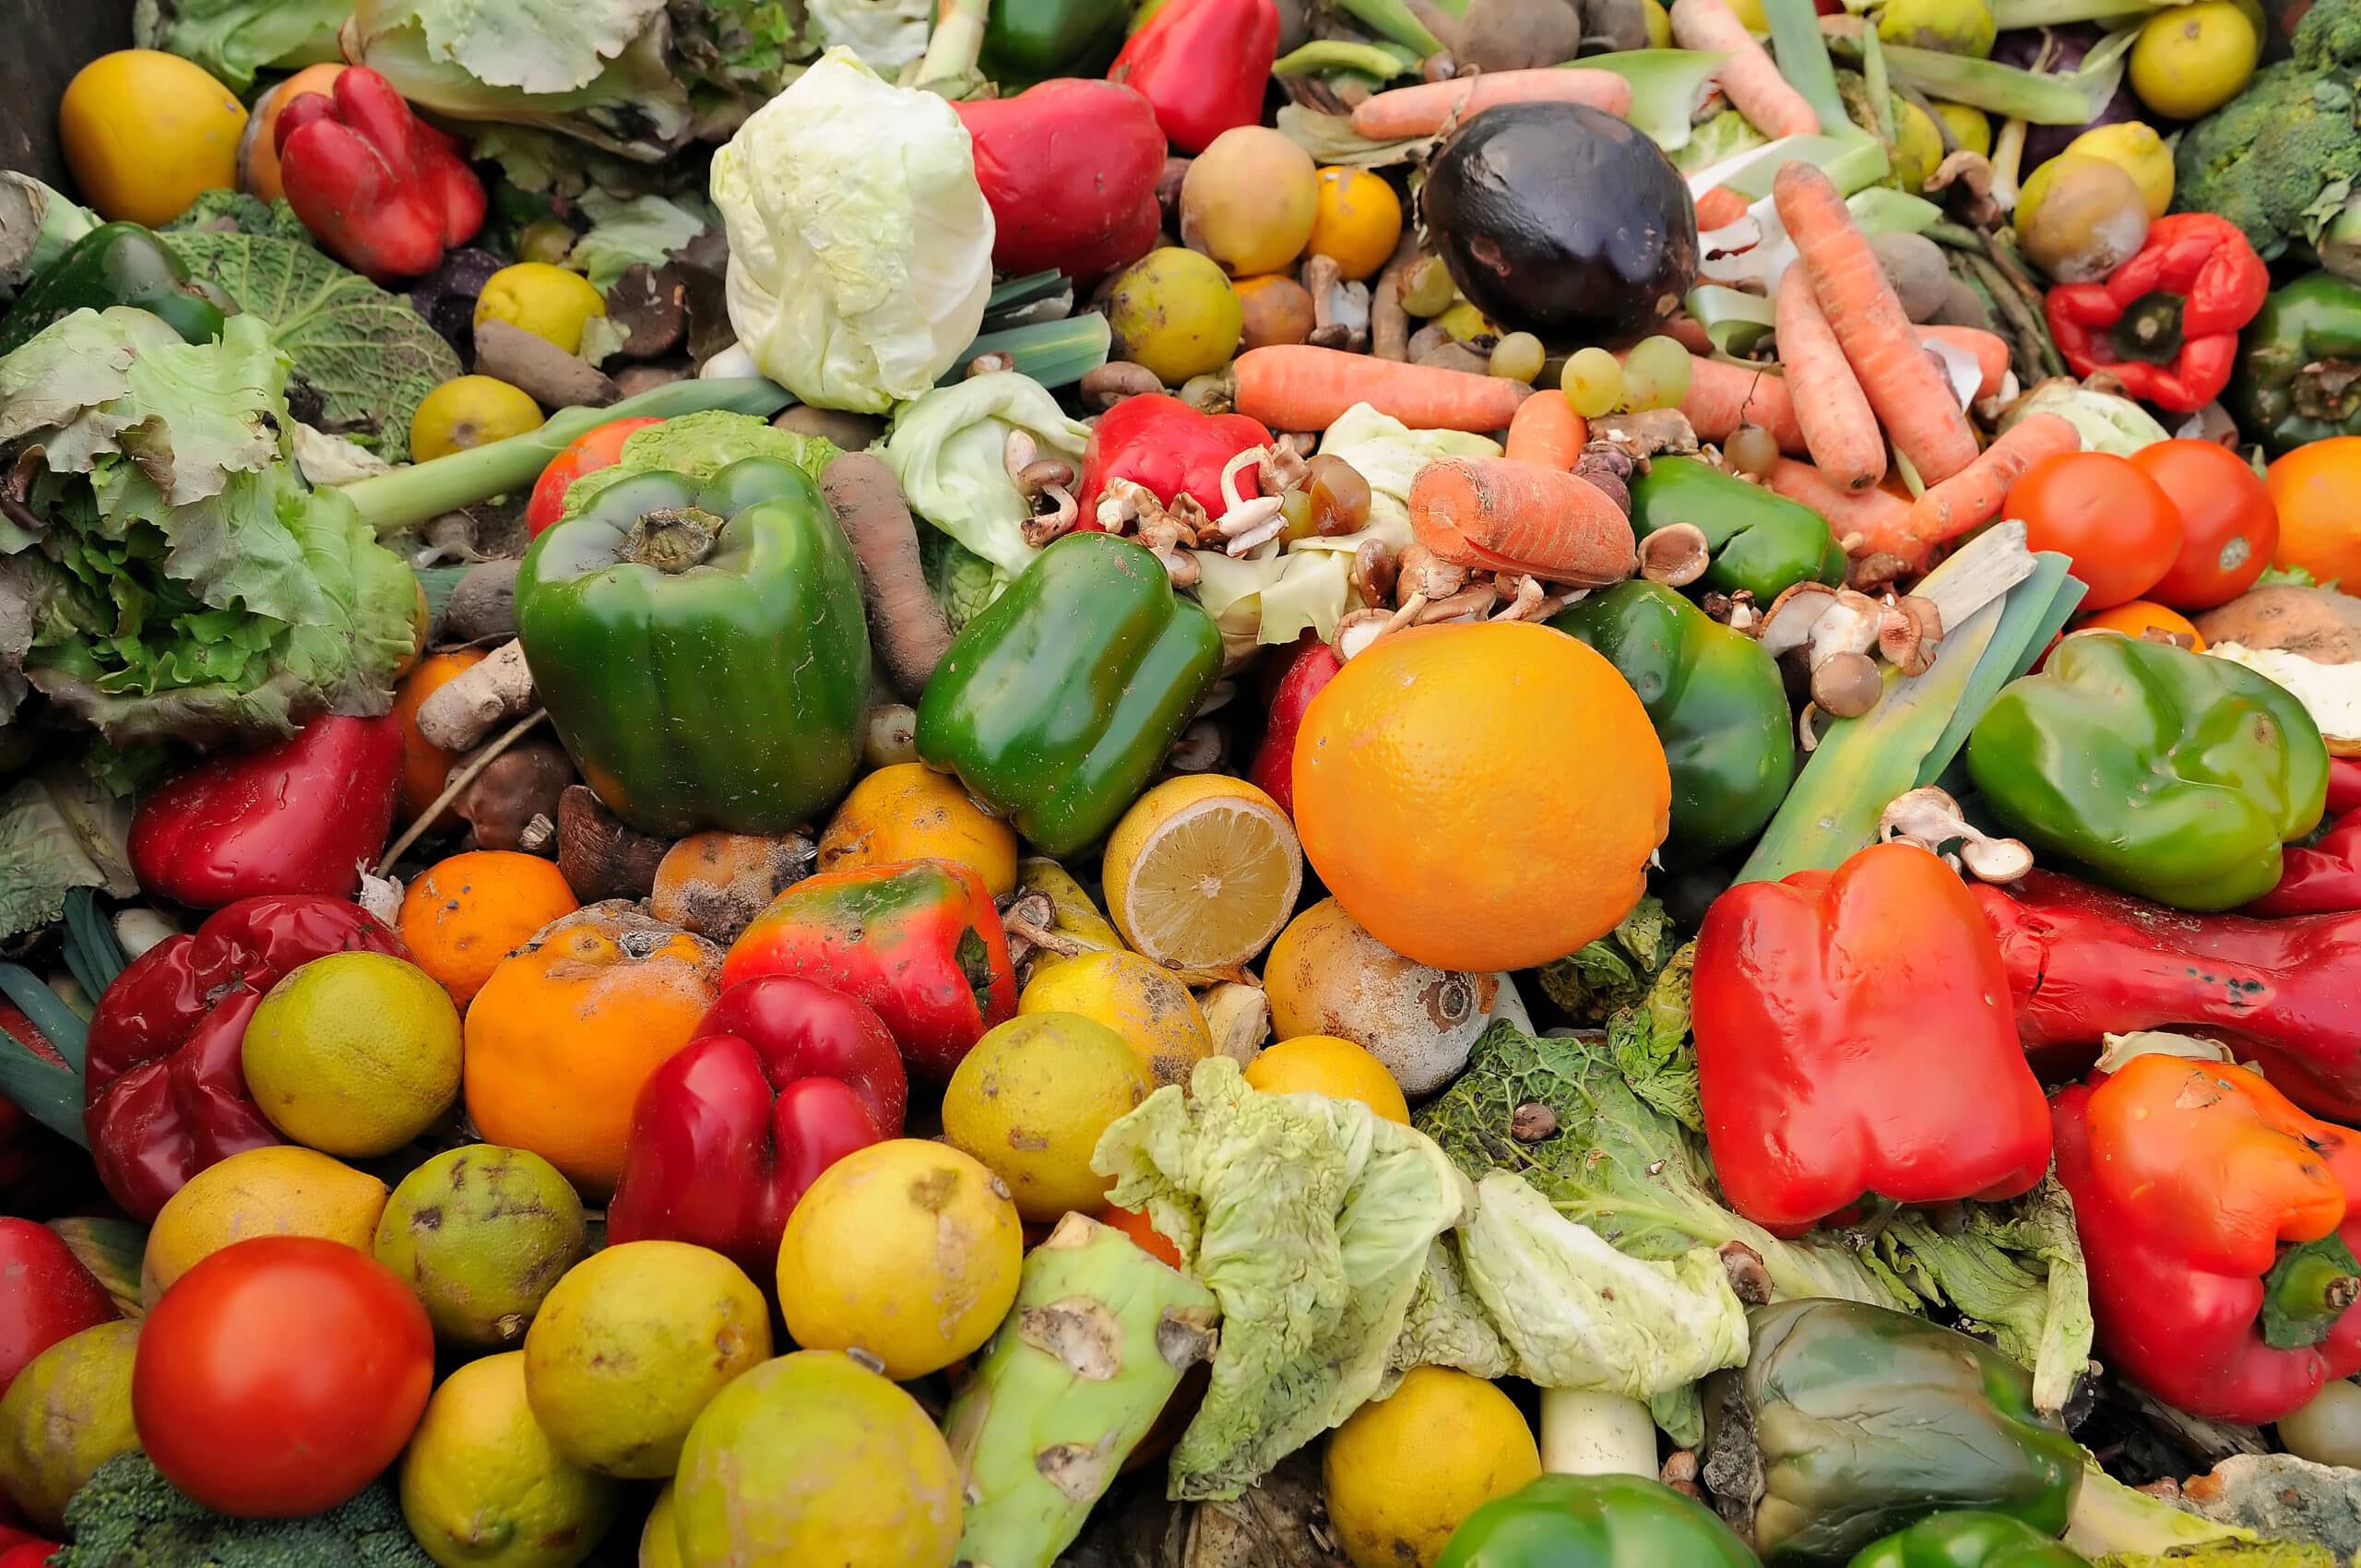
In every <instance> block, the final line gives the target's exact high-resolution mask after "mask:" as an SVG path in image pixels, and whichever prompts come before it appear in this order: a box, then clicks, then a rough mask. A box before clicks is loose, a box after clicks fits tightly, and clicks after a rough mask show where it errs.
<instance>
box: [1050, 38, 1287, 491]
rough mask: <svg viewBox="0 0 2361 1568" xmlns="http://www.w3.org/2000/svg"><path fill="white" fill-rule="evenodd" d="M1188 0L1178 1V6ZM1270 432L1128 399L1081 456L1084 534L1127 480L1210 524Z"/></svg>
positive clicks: (1168, 403) (1160, 401) (1179, 405)
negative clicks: (1182, 502)
mask: <svg viewBox="0 0 2361 1568" xmlns="http://www.w3.org/2000/svg"><path fill="white" fill-rule="evenodd" d="M1181 3H1183V0H1173V4H1175V5H1178V4H1181ZM1270 444H1271V433H1270V432H1269V431H1267V430H1265V429H1264V428H1263V426H1262V425H1261V423H1260V422H1256V421H1254V420H1251V419H1249V418H1247V417H1246V416H1245V415H1244V414H1207V413H1200V412H1199V411H1197V410H1195V409H1192V408H1191V407H1190V406H1189V405H1188V404H1186V403H1184V402H1182V401H1181V399H1180V398H1174V397H1170V396H1169V395H1167V394H1165V393H1162V392H1153V393H1149V394H1147V395H1145V396H1144V397H1138V398H1124V399H1123V400H1122V401H1121V402H1120V403H1118V404H1116V405H1115V406H1114V407H1113V408H1111V409H1109V410H1107V411H1106V412H1105V413H1103V414H1101V415H1099V416H1098V423H1097V425H1096V426H1095V427H1093V428H1092V430H1091V432H1090V445H1088V446H1086V447H1085V448H1084V449H1083V454H1082V493H1081V494H1080V495H1079V496H1078V497H1077V498H1076V499H1077V500H1078V501H1079V502H1080V503H1081V505H1082V521H1081V523H1080V524H1079V525H1078V526H1079V527H1081V528H1085V529H1097V527H1098V526H1099V525H1098V520H1097V508H1098V498H1099V497H1100V496H1101V495H1103V494H1105V493H1106V492H1107V484H1108V481H1109V480H1118V479H1127V480H1130V481H1132V482H1133V484H1137V485H1141V486H1143V487H1145V489H1147V490H1149V491H1151V492H1153V493H1155V495H1156V498H1157V500H1158V501H1161V502H1163V503H1164V504H1165V505H1168V506H1169V505H1172V502H1173V498H1174V497H1176V496H1179V495H1181V494H1184V493H1185V494H1189V495H1193V496H1195V497H1196V498H1197V502H1198V505H1202V506H1204V509H1205V515H1206V516H1207V517H1220V516H1221V515H1222V513H1224V512H1225V511H1227V510H1228V505H1227V504H1226V503H1224V502H1223V500H1222V498H1221V470H1222V469H1223V467H1224V466H1225V465H1227V464H1228V461H1229V460H1230V459H1231V458H1232V457H1237V456H1238V455H1239V454H1240V452H1245V451H1249V450H1252V448H1254V447H1257V446H1268V445H1270Z"/></svg>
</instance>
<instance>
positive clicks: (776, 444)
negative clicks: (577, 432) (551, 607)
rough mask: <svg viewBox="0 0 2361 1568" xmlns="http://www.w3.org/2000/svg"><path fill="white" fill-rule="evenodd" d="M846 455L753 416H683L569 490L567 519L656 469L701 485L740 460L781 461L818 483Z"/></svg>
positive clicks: (631, 440) (637, 436) (633, 442)
mask: <svg viewBox="0 0 2361 1568" xmlns="http://www.w3.org/2000/svg"><path fill="white" fill-rule="evenodd" d="M841 456H843V454H842V452H840V451H839V450H838V449H837V446H836V443H835V442H833V441H830V440H827V439H826V438H825V437H823V436H818V435H801V434H797V433H796V432H794V431H791V430H781V429H779V428H778V426H777V425H775V424H773V423H771V422H769V421H768V420H762V419H756V418H755V417H754V416H753V415H752V414H733V413H731V412H730V411H729V410H726V409H713V410H706V412H704V413H700V414H681V415H679V416H677V417H675V418H672V419H669V420H666V421H665V422H663V423H661V424H650V425H642V426H641V427H640V428H639V429H637V430H635V431H633V432H632V433H631V434H629V435H627V436H625V437H623V454H622V456H621V457H620V458H619V459H618V460H617V461H615V462H613V463H611V464H610V465H608V466H607V467H606V468H603V469H592V470H591V471H590V472H588V473H587V474H584V475H583V476H582V477H581V478H580V479H577V480H575V481H574V483H573V484H571V485H569V486H568V487H567V488H566V492H565V508H564V515H565V516H566V517H579V516H581V514H582V513H583V511H584V510H585V509H586V508H587V507H588V506H589V505H590V504H591V503H592V502H594V501H596V500H598V499H599V496H601V495H603V494H605V493H607V491H609V490H610V489H611V488H612V487H614V486H615V485H618V484H621V483H622V482H623V481H624V480H627V479H630V478H632V477H633V476H634V475H636V474H644V473H647V472H649V471H651V470H654V469H662V470H663V471H665V472H667V473H676V474H686V475H688V476H689V478H691V479H693V480H697V481H705V480H709V479H711V478H712V477H713V476H714V475H716V474H718V473H719V472H720V471H721V470H722V469H726V468H728V467H729V466H730V464H732V463H734V462H736V461H737V460H738V459H739V458H741V457H776V458H777V459H778V460H779V461H780V462H782V463H793V464H794V465H795V466H796V467H797V468H799V469H802V470H803V471H804V472H805V473H807V474H810V475H811V476H812V478H813V481H815V482H816V481H818V479H819V477H820V475H821V473H822V471H823V470H824V469H826V468H827V466H828V465H829V464H830V463H832V462H834V461H835V460H836V458H837V457H841Z"/></svg>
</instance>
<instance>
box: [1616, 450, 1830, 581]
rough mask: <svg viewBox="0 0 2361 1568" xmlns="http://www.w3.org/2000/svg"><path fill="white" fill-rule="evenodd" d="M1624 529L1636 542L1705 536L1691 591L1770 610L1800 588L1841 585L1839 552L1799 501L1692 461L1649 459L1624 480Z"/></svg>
mask: <svg viewBox="0 0 2361 1568" xmlns="http://www.w3.org/2000/svg"><path fill="white" fill-rule="evenodd" d="M1630 488H1631V529H1632V531H1633V532H1634V533H1636V534H1638V535H1639V536H1640V537H1641V538H1642V539H1645V538H1647V536H1648V535H1650V534H1652V533H1654V532H1655V531H1656V530H1657V529H1662V528H1669V527H1670V526H1671V525H1673V524H1674V523H1691V524H1694V525H1695V526H1696V527H1697V529H1699V530H1700V531H1701V532H1703V534H1704V536H1705V548H1706V549H1707V550H1708V551H1709V552H1712V554H1713V563H1712V564H1710V565H1708V566H1707V567H1706V568H1705V575H1704V576H1702V577H1700V578H1698V579H1697V581H1696V583H1695V584H1694V585H1692V586H1693V587H1695V588H1698V589H1701V590H1702V589H1706V588H1712V589H1715V590H1717V591H1719V592H1722V593H1737V592H1738V591H1739V590H1741V589H1743V590H1745V591H1746V592H1748V593H1750V594H1752V595H1753V596H1754V600H1755V602H1756V603H1757V604H1759V605H1762V607H1763V608H1764V609H1766V610H1767V609H1769V608H1770V606H1771V601H1772V600H1774V599H1776V598H1778V597H1779V596H1780V595H1781V594H1782V593H1785V592H1786V590H1787V589H1789V588H1793V587H1795V586H1796V584H1797V583H1800V582H1806V581H1817V582H1823V583H1827V584H1829V585H1830V586H1832V587H1833V586H1834V585H1836V584H1838V583H1841V582H1843V581H1844V580H1845V549H1844V547H1843V546H1842V545H1840V544H1838V543H1837V542H1836V540H1835V539H1834V538H1833V536H1832V535H1831V534H1830V533H1829V531H1828V522H1827V520H1826V519H1825V518H1823V517H1821V515H1820V514H1819V513H1817V512H1815V511H1813V510H1812V509H1811V508H1810V507H1809V506H1806V505H1803V504H1802V503H1801V502H1797V501H1790V500H1788V499H1787V498H1786V496H1784V495H1780V494H1777V493H1774V492H1772V491H1768V490H1765V489H1763V488H1762V486H1761V485H1759V484H1749V483H1747V482H1746V481H1744V480H1742V479H1738V478H1736V477H1735V476H1733V475H1730V474H1726V473H1724V472H1723V471H1722V470H1721V469H1717V468H1715V467H1714V466H1713V465H1712V464H1711V463H1707V462H1704V461H1703V460H1701V459H1699V458H1696V457H1655V458H1651V459H1650V460H1649V463H1648V471H1647V472H1645V473H1643V474H1642V473H1635V474H1633V475H1632V476H1631V486H1630Z"/></svg>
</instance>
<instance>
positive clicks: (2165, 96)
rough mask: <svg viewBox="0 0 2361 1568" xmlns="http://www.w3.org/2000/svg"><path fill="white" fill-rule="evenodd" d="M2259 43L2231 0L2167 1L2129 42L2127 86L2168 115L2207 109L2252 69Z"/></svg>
mask: <svg viewBox="0 0 2361 1568" xmlns="http://www.w3.org/2000/svg"><path fill="white" fill-rule="evenodd" d="M2260 44H2261V40H2260V38H2259V37H2258V36H2257V35H2256V33H2255V30H2254V23H2253V22H2252V21H2250V20H2248V17H2247V14H2246V12H2245V11H2244V10H2243V9H2241V8H2240V7H2239V6H2236V5H2235V4H2233V3H2232V0H2200V3H2199V4H2197V5H2193V6H2165V7H2164V8H2163V9H2162V10H2160V11H2157V12H2156V13H2155V14H2154V15H2153V16H2151V17H2150V18H2148V20H2147V22H2146V24H2145V25H2144V26H2142V28H2141V30H2140V36H2139V38H2138V39H2136V40H2135V41H2133V42H2132V45H2131V61H2130V77H2131V90H2132V91H2133V92H2135V93H2138V94H2139V95H2140V101H2141V102H2142V103H2145V104H2146V105H2147V106H2148V107H2149V108H2151V109H2153V110H2154V111H2155V112H2156V113H2159V114H2162V115H2165V117H2167V118H2169V119H2174V120H2194V119H2196V118H2197V117H2198V116H2199V115H2201V114H2211V113H2213V111H2214V110H2216V109H2219V108H2220V107H2222V105H2224V104H2225V103H2227V102H2228V101H2230V100H2231V99H2233V98H2236V96H2237V94H2238V89H2240V88H2243V87H2245V86H2246V85H2247V80H2248V77H2252V76H2253V75H2254V65H2255V59H2256V55H2257V52H2258V51H2259V49H2260Z"/></svg>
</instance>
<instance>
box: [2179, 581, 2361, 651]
mask: <svg viewBox="0 0 2361 1568" xmlns="http://www.w3.org/2000/svg"><path fill="white" fill-rule="evenodd" d="M2196 620H2197V631H2198V635H2199V636H2202V637H2203V638H2204V639H2205V640H2206V642H2207V643H2209V644H2212V643H2236V644H2238V645H2239V646H2241V647H2250V648H2278V649H2281V650H2283V651H2284V652H2287V653H2294V654H2300V655H2302V656H2303V657H2304V658H2306V659H2310V660H2312V661H2313V662H2314V663H2316V664H2354V663H2361V599H2355V598H2353V597H2351V596H2350V595H2347V594H2343V593H2340V592H2338V591H2337V590H2336V589H2334V588H2295V587H2291V586H2287V585H2283V584H2272V585H2270V586H2268V587H2264V588H2249V589H2248V590H2247V591H2246V592H2245V593H2242V594H2240V595H2239V596H2238V597H2237V598H2236V599H2234V600H2230V602H2229V603H2227V604H2225V605H2222V606H2221V607H2220V608H2218V609H2214V610H2208V611H2206V612H2204V613H2203V614H2201V615H2200V616H2198V617H2197V618H2196Z"/></svg>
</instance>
